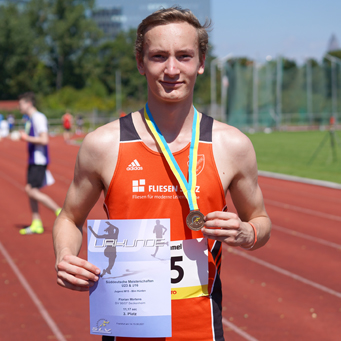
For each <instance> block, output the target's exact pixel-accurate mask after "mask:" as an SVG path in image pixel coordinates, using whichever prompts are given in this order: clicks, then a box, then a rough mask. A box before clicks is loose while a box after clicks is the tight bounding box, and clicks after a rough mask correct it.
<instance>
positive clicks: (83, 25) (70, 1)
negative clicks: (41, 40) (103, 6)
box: [44, 0, 102, 89]
mask: <svg viewBox="0 0 341 341" xmlns="http://www.w3.org/2000/svg"><path fill="white" fill-rule="evenodd" d="M45 1H46V3H47V4H48V8H49V11H48V20H47V24H46V27H45V29H44V30H45V32H46V38H45V40H46V43H47V45H48V52H47V57H48V59H47V63H48V65H49V66H50V68H51V69H52V71H53V73H54V74H55V77H56V81H55V85H56V89H60V88H61V87H62V86H63V85H67V84H68V85H73V86H75V87H76V88H82V87H83V86H84V84H85V81H86V80H85V79H84V77H83V74H82V73H77V71H78V72H79V71H80V69H79V68H77V64H78V62H79V58H80V56H82V55H84V51H85V50H87V49H89V46H91V45H93V44H96V43H98V42H99V39H100V37H101V35H102V33H101V31H100V29H99V28H98V27H97V26H96V24H95V22H94V21H93V20H92V19H91V18H90V17H88V16H87V15H86V13H87V12H89V11H91V9H92V8H93V5H94V0H45Z"/></svg>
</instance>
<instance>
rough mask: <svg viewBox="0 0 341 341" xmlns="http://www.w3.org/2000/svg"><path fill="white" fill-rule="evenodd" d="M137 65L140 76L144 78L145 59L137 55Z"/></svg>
mask: <svg viewBox="0 0 341 341" xmlns="http://www.w3.org/2000/svg"><path fill="white" fill-rule="evenodd" d="M135 59H136V65H137V70H139V73H140V75H142V76H144V75H145V72H144V64H143V58H142V57H141V56H139V55H136V57H135Z"/></svg>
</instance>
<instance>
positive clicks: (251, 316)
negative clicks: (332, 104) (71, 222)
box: [0, 137, 341, 341]
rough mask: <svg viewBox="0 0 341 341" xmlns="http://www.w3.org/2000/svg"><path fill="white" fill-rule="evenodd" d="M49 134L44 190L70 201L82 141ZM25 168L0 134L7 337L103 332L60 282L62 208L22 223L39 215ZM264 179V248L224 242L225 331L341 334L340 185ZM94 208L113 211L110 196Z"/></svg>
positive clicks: (1, 296)
mask: <svg viewBox="0 0 341 341" xmlns="http://www.w3.org/2000/svg"><path fill="white" fill-rule="evenodd" d="M50 142H51V143H50V145H51V158H52V164H51V166H50V169H51V171H52V173H53V175H54V177H55V179H56V184H54V185H53V186H51V187H49V188H46V189H45V190H44V191H45V192H46V193H48V194H49V195H51V196H52V197H53V198H54V199H55V200H56V201H57V202H58V203H59V204H60V205H62V203H63V200H64V198H65V195H66V192H67V189H68V186H69V184H70V181H71V179H72V176H73V167H74V162H75V158H76V155H77V152H78V147H76V146H72V145H66V144H65V143H64V142H63V140H62V138H61V137H54V138H51V140H50ZM25 173H26V146H25V144H24V143H21V142H14V141H10V140H7V139H3V140H2V141H0V193H1V195H0V220H1V226H0V264H1V265H0V340H2V341H7V340H8V341H9V340H11V341H12V340H26V341H33V340H34V341H35V340H77V341H78V340H82V341H86V340H96V339H97V340H100V337H98V336H93V335H90V334H89V308H88V295H87V293H77V292H72V291H69V290H66V289H62V288H60V287H59V286H57V284H56V274H55V270H54V254H53V248H52V226H53V221H54V215H53V213H52V212H50V211H48V210H47V209H46V208H44V207H43V208H41V215H42V218H43V222H44V226H45V233H44V234H42V235H33V236H21V235H19V233H18V230H19V229H20V228H22V227H24V226H27V225H28V224H29V223H30V218H31V217H30V213H29V206H28V199H27V197H26V194H25V192H24V185H25ZM259 182H260V186H261V188H262V191H263V194H264V198H265V203H266V207H267V211H268V213H269V215H270V217H271V220H272V222H273V225H274V229H273V232H272V237H271V239H270V241H269V243H268V244H267V245H266V246H265V247H264V248H262V249H261V250H258V251H255V252H247V251H242V250H240V249H232V248H229V247H224V252H223V266H222V280H223V292H224V300H223V307H224V308H223V309H224V311H223V314H224V325H225V339H226V340H235V341H237V340H245V339H246V340H264V341H268V340H271V341H272V340H291V341H292V340H300V341H301V340H309V341H315V340H316V341H317V340H319V341H320V340H340V335H341V324H340V321H341V271H340V270H341V267H340V266H341V232H340V228H341V210H340V207H341V195H340V190H334V189H328V188H323V187H319V186H312V185H307V184H300V183H296V182H289V181H283V180H275V179H269V178H262V177H261V178H260V179H259ZM229 206H230V209H232V207H233V206H232V204H231V203H230V204H229ZM89 218H90V219H105V215H104V211H103V210H102V205H101V202H99V203H97V205H96V206H95V207H94V209H93V210H92V212H91V213H90V216H89ZM84 241H85V238H84ZM81 256H82V257H86V247H85V245H83V248H82V251H81ZM246 257H247V258H246Z"/></svg>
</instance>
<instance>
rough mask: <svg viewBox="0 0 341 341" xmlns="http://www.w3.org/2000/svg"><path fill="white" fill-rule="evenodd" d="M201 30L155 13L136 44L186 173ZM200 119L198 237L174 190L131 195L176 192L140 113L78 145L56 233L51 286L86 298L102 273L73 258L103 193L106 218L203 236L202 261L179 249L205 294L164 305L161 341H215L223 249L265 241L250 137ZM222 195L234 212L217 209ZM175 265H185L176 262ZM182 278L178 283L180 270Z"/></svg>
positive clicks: (158, 113)
mask: <svg viewBox="0 0 341 341" xmlns="http://www.w3.org/2000/svg"><path fill="white" fill-rule="evenodd" d="M206 28H207V26H203V25H201V24H200V23H199V21H198V20H197V18H196V17H195V16H194V15H193V14H192V13H191V12H190V11H188V10H183V9H181V8H169V9H162V10H160V11H157V12H155V13H153V14H151V15H150V16H148V17H147V18H145V19H144V20H143V21H142V23H141V24H140V25H139V27H138V31H137V40H136V44H135V49H136V51H135V52H136V62H137V68H138V70H139V72H140V74H141V75H143V76H144V77H146V80H147V84H148V106H149V109H150V111H151V113H152V115H153V117H154V120H155V122H156V124H157V126H158V128H159V130H160V132H161V133H162V135H163V136H164V138H165V140H166V142H167V143H168V146H169V148H170V150H171V152H172V153H173V155H174V157H175V159H176V161H177V163H178V164H179V167H180V168H181V170H182V172H183V173H184V174H185V176H187V172H188V165H187V164H188V155H189V144H190V141H191V136H192V122H193V117H194V108H193V90H194V85H195V82H196V78H197V76H198V75H199V76H200V75H201V74H202V73H203V72H204V68H205V54H206V51H207V46H208V34H207V32H206ZM198 114H199V119H200V139H199V146H198V154H199V155H202V157H203V158H205V166H204V169H202V170H200V174H198V175H197V186H198V189H199V192H198V193H197V200H198V206H199V208H200V210H201V212H202V213H203V214H204V215H205V219H206V222H205V227H204V228H202V229H201V230H200V231H191V230H190V229H188V227H187V226H186V216H187V215H188V213H189V206H188V202H187V200H186V199H185V198H184V196H183V193H182V192H180V191H179V190H178V191H177V193H176V195H169V196H167V198H163V196H162V195H158V196H154V197H153V199H149V198H148V197H147V196H142V195H141V196H136V195H135V196H134V195H132V194H133V192H132V183H133V182H134V181H135V182H138V181H139V184H140V185H141V186H140V187H141V191H144V192H147V191H148V190H149V186H148V184H150V185H155V187H157V186H156V185H165V188H169V187H172V188H173V187H179V186H178V183H177V181H176V178H175V176H174V174H173V173H172V172H171V170H170V169H169V166H168V165H167V162H166V161H165V158H164V156H163V155H162V154H161V153H160V148H159V145H158V144H157V143H156V140H155V139H154V137H153V135H152V134H151V132H150V130H149V128H148V126H147V124H146V121H145V118H144V110H143V109H141V110H139V111H136V112H134V113H132V114H130V115H127V116H125V117H124V118H121V119H120V120H117V121H114V122H112V123H109V124H107V125H105V126H103V127H100V128H98V129H97V130H96V131H94V132H92V133H90V134H88V135H87V136H86V138H85V139H84V142H83V144H82V146H81V148H80V151H79V154H78V157H77V161H76V166H75V175H74V179H73V182H72V183H71V186H70V189H69V191H68V194H67V197H66V199H65V203H64V207H63V210H62V212H61V214H60V215H59V217H58V218H57V220H56V223H55V226H54V233H53V237H54V247H55V254H56V270H57V283H58V284H59V285H61V286H63V287H65V288H69V289H72V290H78V291H86V290H88V289H89V287H90V286H92V285H93V284H94V282H96V281H98V278H99V274H100V269H98V268H97V267H96V266H94V265H93V264H91V263H89V262H87V261H86V260H84V259H81V258H79V257H78V253H79V251H80V247H81V244H82V226H83V224H84V222H85V219H86V217H87V215H88V213H89V211H90V210H91V208H92V207H93V205H94V204H95V203H96V201H97V200H98V198H99V197H100V194H101V193H102V191H103V192H104V195H105V206H106V211H107V214H108V218H110V219H141V218H147V219H153V218H154V219H158V218H160V219H161V218H170V219H171V229H170V234H171V240H172V241H180V240H181V241H182V242H183V243H182V244H183V245H184V249H186V248H187V245H188V244H191V243H190V241H191V240H192V239H198V238H203V237H206V238H207V249H208V253H207V257H206V258H203V253H202V252H201V253H200V252H199V253H200V254H196V251H195V250H188V249H187V252H189V253H190V256H191V259H194V260H195V259H196V257H198V262H197V266H198V267H204V266H205V267H206V268H208V272H209V273H208V277H206V278H200V279H199V280H198V281H197V282H195V283H191V285H193V286H194V287H197V288H198V287H199V288H200V287H201V284H202V283H201V281H203V282H205V283H206V284H205V285H206V287H207V293H203V292H200V293H199V294H196V293H195V292H194V293H192V292H191V295H192V296H191V297H190V298H187V299H177V300H172V338H169V339H171V340H177V341H180V340H181V341H183V340H191V341H192V340H201V341H206V340H207V341H208V340H216V341H218V340H219V341H221V340H224V337H223V326H222V315H221V310H222V307H221V300H222V293H221V283H220V277H219V269H220V262H221V251H222V248H221V243H226V244H228V245H230V246H234V247H238V246H240V247H243V248H251V249H252V250H256V249H258V248H260V247H262V246H263V245H264V244H265V243H266V242H267V241H268V239H269V237H270V228H271V223H270V219H269V217H268V215H267V213H266V210H265V207H264V202H263V197H262V193H261V190H260V188H259V186H258V182H257V176H258V172H257V163H256V157H255V152H254V149H253V146H252V144H251V142H250V140H249V139H248V138H247V137H246V136H245V135H244V134H242V133H241V132H240V131H239V130H237V129H235V128H233V127H231V126H228V125H227V124H224V123H221V122H218V121H215V120H213V119H212V118H210V117H208V116H206V115H203V114H202V113H198ZM134 159H137V160H138V162H139V164H140V165H141V166H142V167H141V168H143V169H141V170H139V171H136V172H128V171H127V170H126V168H127V166H128V165H129V164H130V163H131V162H132V161H133V160H134ZM197 173H199V172H197ZM152 188H154V187H152ZM228 191H229V192H230V194H231V197H232V200H233V202H234V205H235V208H236V210H237V212H238V214H234V213H232V212H223V211H222V210H223V208H224V206H225V204H226V202H225V197H226V195H227V192H228ZM185 251H186V250H184V251H183V252H185ZM179 252H181V250H180V251H179ZM178 259H182V258H181V256H180V258H178ZM204 259H206V260H204ZM199 260H200V261H199ZM200 262H201V263H200ZM176 265H177V266H185V264H182V263H180V262H179V263H177V264H176ZM183 273H184V276H186V269H184V271H183ZM191 280H192V279H191V278H189V281H191ZM178 285H181V283H178ZM197 316H200V318H194V317H197ZM107 339H108V340H109V339H110V338H108V337H106V336H104V337H103V340H107ZM115 340H120V338H116V339H115ZM122 340H130V338H127V339H122ZM131 340H133V339H131ZM144 340H146V339H144ZM151 340H165V339H151Z"/></svg>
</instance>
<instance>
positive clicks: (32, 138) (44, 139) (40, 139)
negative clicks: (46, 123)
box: [20, 132, 49, 146]
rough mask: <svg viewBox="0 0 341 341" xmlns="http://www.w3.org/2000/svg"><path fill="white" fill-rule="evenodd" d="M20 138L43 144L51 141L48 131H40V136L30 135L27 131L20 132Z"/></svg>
mask: <svg viewBox="0 0 341 341" xmlns="http://www.w3.org/2000/svg"><path fill="white" fill-rule="evenodd" d="M20 134H21V135H20V138H21V140H22V141H26V142H30V143H34V144H41V145H43V146H46V145H47V144H48V143H49V135H48V133H47V132H44V133H40V134H39V136H29V135H27V134H26V133H25V132H20Z"/></svg>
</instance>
